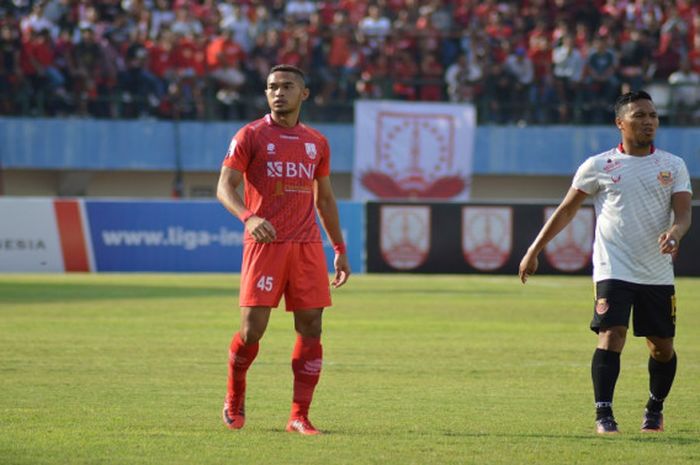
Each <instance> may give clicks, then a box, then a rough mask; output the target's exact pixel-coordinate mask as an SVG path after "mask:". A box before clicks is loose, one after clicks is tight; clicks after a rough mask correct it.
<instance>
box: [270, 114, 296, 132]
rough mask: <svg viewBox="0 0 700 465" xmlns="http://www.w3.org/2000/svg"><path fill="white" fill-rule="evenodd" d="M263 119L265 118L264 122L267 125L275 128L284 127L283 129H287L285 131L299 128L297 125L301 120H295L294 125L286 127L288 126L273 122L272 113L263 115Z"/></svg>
mask: <svg viewBox="0 0 700 465" xmlns="http://www.w3.org/2000/svg"><path fill="white" fill-rule="evenodd" d="M264 119H265V123H266V124H267V125H268V126H274V127H276V128H281V129H285V130H287V131H293V130H295V129H297V128H299V127H300V126H301V122H300V121H299V120H297V124H295V125H294V126H292V127H291V128H288V127H286V126H281V125H279V124H277V123H275V120H273V119H272V115H271V114H269V113H268V114H266V115H265V118H264Z"/></svg>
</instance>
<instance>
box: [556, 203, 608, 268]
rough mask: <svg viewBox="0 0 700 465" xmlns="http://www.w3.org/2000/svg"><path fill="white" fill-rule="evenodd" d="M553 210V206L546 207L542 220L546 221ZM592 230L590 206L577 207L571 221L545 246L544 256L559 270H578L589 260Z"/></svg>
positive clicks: (593, 216) (591, 250) (593, 219)
mask: <svg viewBox="0 0 700 465" xmlns="http://www.w3.org/2000/svg"><path fill="white" fill-rule="evenodd" d="M555 211H556V208H555V207H546V208H545V209H544V221H545V222H546V221H547V220H548V219H549V217H550V216H552V215H553V214H554V212H555ZM594 230H595V213H594V211H593V209H592V208H591V207H583V208H581V209H579V211H578V212H576V216H574V218H573V220H571V223H569V224H568V225H567V226H566V228H564V229H563V230H562V231H561V232H560V233H559V234H557V236H556V237H555V238H554V239H552V240H551V241H550V242H549V244H547V245H546V246H545V248H544V255H545V257H547V260H548V261H549V263H551V265H552V266H553V267H554V268H556V269H557V270H559V271H564V272H572V271H577V270H580V269H581V268H583V267H584V266H586V265H587V264H588V262H589V261H590V260H591V254H592V253H593V234H594Z"/></svg>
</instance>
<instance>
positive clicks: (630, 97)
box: [614, 90, 654, 117]
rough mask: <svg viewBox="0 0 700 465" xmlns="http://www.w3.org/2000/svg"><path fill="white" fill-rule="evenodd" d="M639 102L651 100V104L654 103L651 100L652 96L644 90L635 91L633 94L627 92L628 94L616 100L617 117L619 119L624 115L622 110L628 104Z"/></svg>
mask: <svg viewBox="0 0 700 465" xmlns="http://www.w3.org/2000/svg"><path fill="white" fill-rule="evenodd" d="M637 100H649V101H650V102H652V103H653V102H654V101H653V100H652V99H651V95H649V94H647V93H646V92H644V91H643V90H635V91H633V92H627V93H626V94H622V95H620V96H619V97H618V98H617V100H615V107H614V108H615V116H616V117H619V116H620V115H621V114H622V108H623V107H624V106H625V105H627V104H628V103H632V102H636V101H637Z"/></svg>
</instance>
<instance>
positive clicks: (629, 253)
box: [572, 146, 692, 284]
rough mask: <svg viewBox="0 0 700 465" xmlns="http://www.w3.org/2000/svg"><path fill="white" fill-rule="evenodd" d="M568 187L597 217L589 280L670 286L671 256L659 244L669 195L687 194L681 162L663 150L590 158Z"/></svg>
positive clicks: (665, 224) (687, 183) (667, 218)
mask: <svg viewBox="0 0 700 465" xmlns="http://www.w3.org/2000/svg"><path fill="white" fill-rule="evenodd" d="M572 186H573V187H574V188H575V189H578V190H580V191H582V192H585V193H586V194H589V195H591V196H593V200H594V202H595V212H596V228H595V242H594V243H593V280H594V281H596V282H598V281H601V280H603V279H620V280H623V281H628V282H633V283H639V284H673V263H672V261H671V256H670V255H668V254H662V253H661V252H659V245H658V238H659V236H660V235H661V234H662V233H663V232H664V231H666V230H668V228H669V227H670V225H671V222H672V218H673V209H672V208H671V195H672V194H674V193H676V192H691V193H692V190H691V187H690V177H689V176H688V169H687V168H686V166H685V162H683V160H682V159H681V158H680V157H677V156H675V155H673V154H670V153H668V152H665V151H663V150H658V149H656V150H652V153H651V154H649V155H646V156H642V157H640V156H633V155H627V154H625V153H623V152H622V151H621V147H620V146H618V147H617V148H614V149H612V150H609V151H607V152H603V153H601V154H598V155H594V156H592V157H590V158H588V159H587V160H586V161H585V162H583V164H582V165H581V166H580V167H579V169H578V170H577V171H576V175H575V176H574V180H573V183H572Z"/></svg>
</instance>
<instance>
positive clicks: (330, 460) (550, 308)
mask: <svg viewBox="0 0 700 465" xmlns="http://www.w3.org/2000/svg"><path fill="white" fill-rule="evenodd" d="M237 286H238V277H237V276H235V275H201V274H197V275H192V274H190V275H184V274H183V275H180V274H162V275H161V274H143V275H110V274H100V275H1V276H0V354H1V356H0V464H3V465H16V464H27V465H29V464H31V465H39V464H86V465H88V464H89V465H97V464H119V465H124V464H148V465H160V464H163V465H165V464H167V465H177V464H204V465H206V464H227V465H255V464H265V465H284V464H303V465H314V464H318V465H321V464H323V465H337V464H353V465H361V464H401V465H407V464H416V465H432V464H437V465H443V464H479V465H491V464H517V465H520V464H595V465H599V464H612V463H614V464H620V465H623V464H629V465H633V464H655V463H667V464H674V465H682V464H698V463H700V394H699V393H700V391H699V389H700V388H699V387H700V280H698V279H679V280H678V282H677V294H678V334H677V339H676V342H677V349H678V357H679V369H678V374H677V377H676V383H675V385H674V389H673V391H672V392H671V396H670V398H669V399H668V401H667V406H666V411H665V413H666V427H667V428H666V429H667V431H666V432H665V433H663V434H657V435H654V434H651V435H649V434H647V435H645V434H641V433H639V432H638V430H639V424H640V420H641V414H642V410H643V407H644V403H645V401H646V398H647V392H648V385H647V383H648V381H647V379H648V378H647V370H646V364H647V352H646V347H645V344H644V341H643V340H642V339H638V338H633V337H631V335H630V337H629V338H628V341H627V347H626V349H625V352H624V353H623V356H622V372H621V375H620V379H619V381H618V385H617V392H616V397H615V413H616V416H617V419H618V421H619V423H620V428H621V430H622V434H621V435H618V436H615V437H597V436H596V435H595V434H594V433H593V419H594V418H593V398H592V397H593V395H592V389H591V381H590V359H591V355H592V353H593V349H594V345H595V336H594V335H593V333H591V332H590V331H589V330H588V322H589V319H590V316H591V312H592V299H593V296H592V284H591V281H590V278H588V277H551V276H534V277H533V278H531V279H530V281H529V282H528V284H527V285H526V286H523V285H521V284H520V283H519V281H518V279H517V277H515V276H472V275H469V276H466V275H465V276H417V275H358V276H352V277H351V280H350V282H349V283H348V284H347V286H346V287H344V288H342V289H339V290H335V291H334V303H335V305H334V307H333V308H332V309H329V310H327V311H326V313H325V315H324V352H325V353H324V371H323V374H322V376H321V382H320V383H319V386H318V389H317V391H316V397H315V399H314V404H313V405H312V410H311V419H312V421H313V422H314V423H315V424H316V426H317V427H319V428H320V429H322V430H324V431H325V432H326V434H325V435H323V436H319V437H301V436H298V435H292V434H289V433H285V432H284V431H283V429H284V426H285V421H286V419H287V415H288V410H289V404H290V400H291V383H292V375H291V369H290V362H289V358H290V352H291V349H292V345H293V343H294V334H293V329H292V328H293V327H292V319H291V315H289V314H286V313H285V312H284V311H281V310H277V311H275V312H274V313H273V316H272V319H271V322H270V326H269V328H268V331H267V334H266V335H265V337H264V338H263V341H262V345H261V349H260V354H259V356H258V359H257V361H256V363H255V364H254V365H253V367H252V369H251V370H250V372H249V375H248V385H249V395H248V400H247V413H248V418H247V424H246V427H245V428H244V429H243V430H241V431H237V432H233V431H229V430H227V429H225V428H224V426H223V424H222V423H221V419H220V410H221V405H222V401H223V396H224V392H225V383H226V358H227V347H228V343H229V341H230V337H231V335H232V333H233V331H234V330H235V329H236V328H237V326H238V309H237V304H236V302H237Z"/></svg>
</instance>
